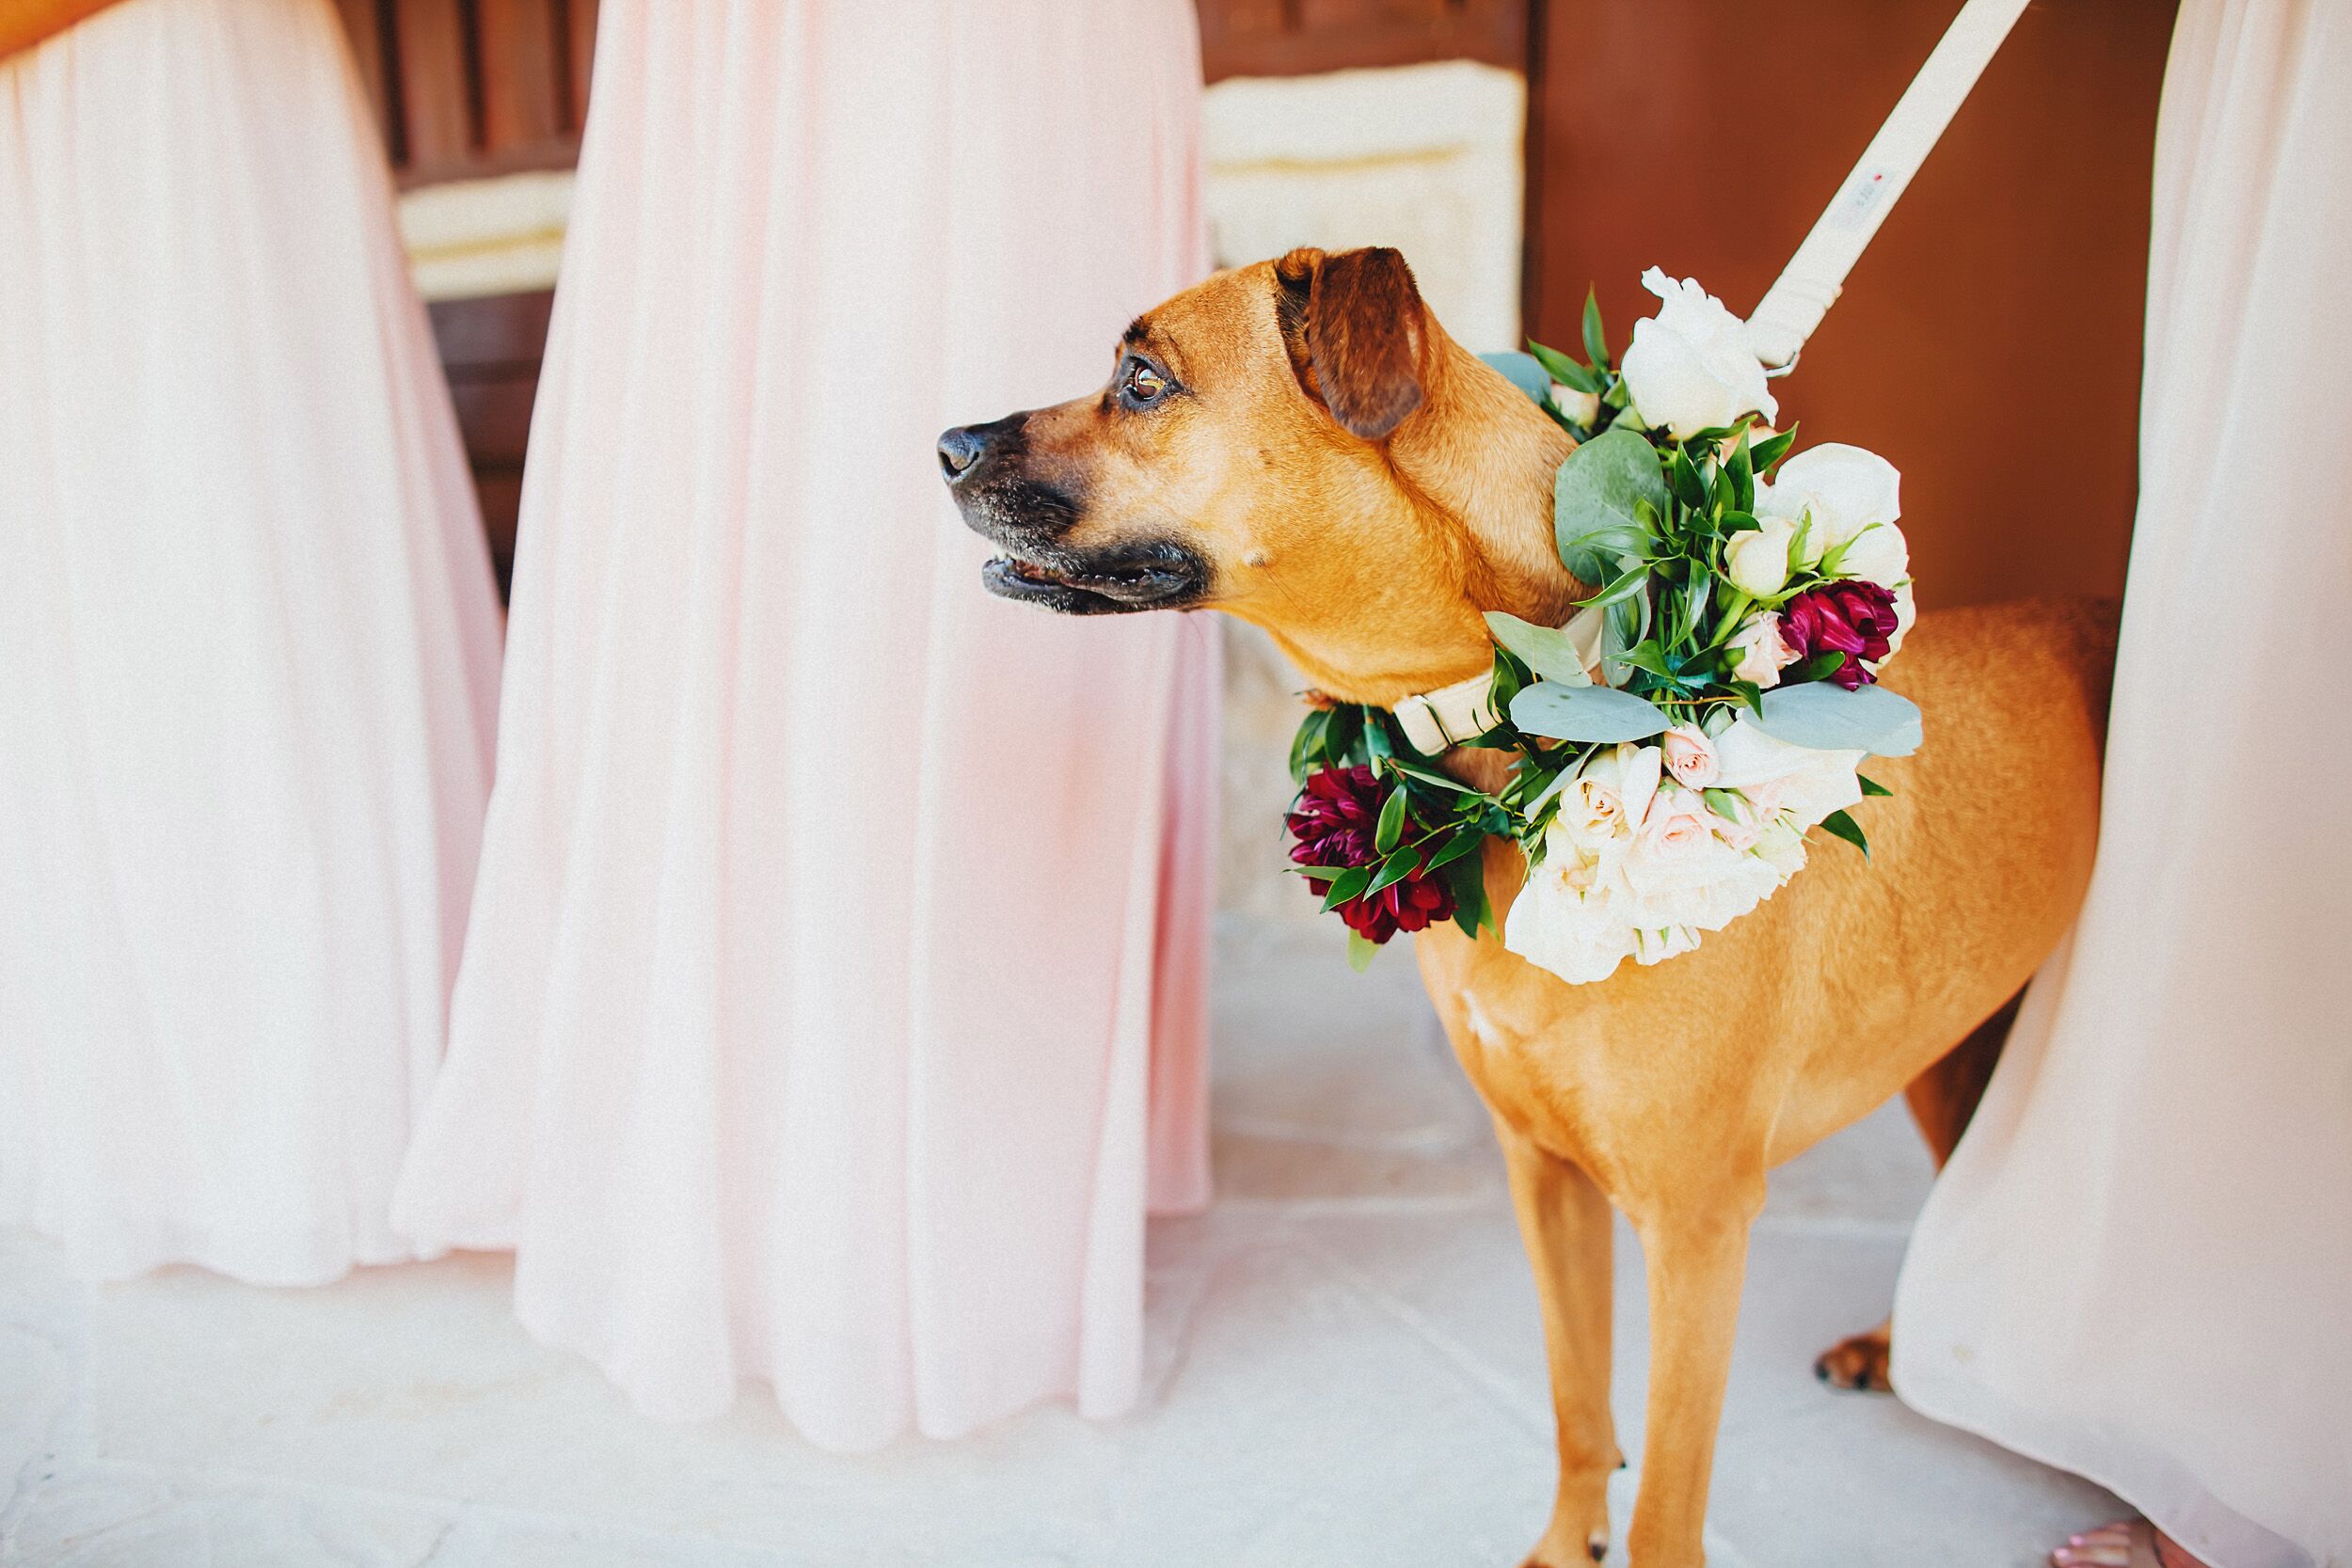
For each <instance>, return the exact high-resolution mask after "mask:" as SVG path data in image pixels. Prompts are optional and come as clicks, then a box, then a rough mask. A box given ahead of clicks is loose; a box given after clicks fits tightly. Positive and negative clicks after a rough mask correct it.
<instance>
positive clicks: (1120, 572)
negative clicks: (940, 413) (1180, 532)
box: [939, 414, 1209, 615]
mask: <svg viewBox="0 0 2352 1568" xmlns="http://www.w3.org/2000/svg"><path fill="white" fill-rule="evenodd" d="M1027 420H1028V416H1027V415H1026V414H1012V415H1009V416H1007V417H1006V418H1004V419H1001V420H991V421H990V422H989V423H987V424H974V425H959V426H957V427H956V428H955V429H953V430H950V431H948V432H947V433H946V435H944V436H940V438H939V471H940V473H941V474H942V475H943V476H945V477H946V481H947V489H948V492H949V493H950V494H951V495H953V496H954V497H955V499H956V508H957V510H958V511H960V512H961V513H962V514H963V520H964V523H965V525H966V526H967V527H969V528H970V529H971V530H972V531H974V532H975V533H977V534H978V535H980V537H982V538H983V539H986V540H988V541H989V542H990V543H991V544H993V545H995V546H998V547H999V548H1000V549H1002V550H1003V551H1004V552H1005V553H1004V554H1003V555H1001V556H998V557H997V558H996V559H994V560H993V561H991V562H988V563H987V564H986V565H985V566H983V567H981V568H980V581H981V583H982V584H983V585H985V586H986V587H987V589H988V591H989V592H990V593H992V594H996V595H998V596H999V597H1002V598H1008V599H1017V600H1019V601H1021V602H1022V603H1024V604H1033V605H1038V606H1041V607H1042V608H1044V609H1046V610H1057V611H1059V612H1060V613H1062V614H1064V615H1123V614H1128V613H1131V612H1134V611H1136V610H1174V609H1179V608H1181V607H1183V606H1184V605H1187V604H1193V603H1197V602H1198V601H1199V600H1200V598H1201V597H1202V596H1203V595H1204V594H1206V593H1207V591H1208V583H1209V568H1208V563H1207V562H1204V561H1203V560H1201V559H1200V556H1199V555H1197V554H1196V553H1194V552H1193V551H1192V550H1190V549H1187V548H1185V547H1184V546H1182V545H1180V544H1177V543H1175V542H1173V541H1150V540H1144V541H1136V542H1130V543H1121V544H1115V545H1109V546H1099V547H1095V548H1075V547H1073V546H1070V545H1069V544H1067V543H1066V540H1067V538H1068V535H1069V534H1070V532H1071V531H1073V529H1075V528H1076V527H1077V526H1078V523H1079V521H1080V520H1081V519H1082V517H1083V516H1084V515H1085V510H1086V509H1085V507H1084V505H1083V504H1082V503H1081V502H1080V501H1079V499H1077V498H1076V497H1075V496H1073V495H1072V494H1071V493H1070V491H1069V490H1068V489H1067V488H1065V487H1064V486H1062V485H1061V484H1058V483H1053V482H1051V481H1048V480H1044V479H1041V478H1038V477H1036V476H1035V475H1033V474H1031V473H1030V472H1029V469H1028V457H1029V451H1028V441H1027V437H1026V435H1025V429H1024V427H1025V425H1026V423H1027Z"/></svg>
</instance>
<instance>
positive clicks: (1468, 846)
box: [1428, 828, 1487, 871]
mask: <svg viewBox="0 0 2352 1568" xmlns="http://www.w3.org/2000/svg"><path fill="white" fill-rule="evenodd" d="M1486 836H1487V835H1486V833H1484V832H1481V831H1479V830H1478V829H1476V828H1464V829H1463V830H1462V831H1461V832H1457V833H1455V834H1454V836H1453V837H1452V838H1450V839H1448V840H1446V845H1445V847H1444V848H1442V849H1440V850H1438V852H1437V853H1436V854H1434V855H1432V856H1430V857H1429V866H1428V869H1429V870H1431V871H1440V870H1443V869H1444V868H1445V867H1447V866H1449V865H1452V864H1453V863H1454V862H1455V861H1458V860H1460V859H1461V858H1462V857H1463V856H1464V855H1467V854H1470V852H1471V851H1473V850H1475V849H1477V848H1478V847H1480V846H1481V845H1483V844H1485V843H1486Z"/></svg>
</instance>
